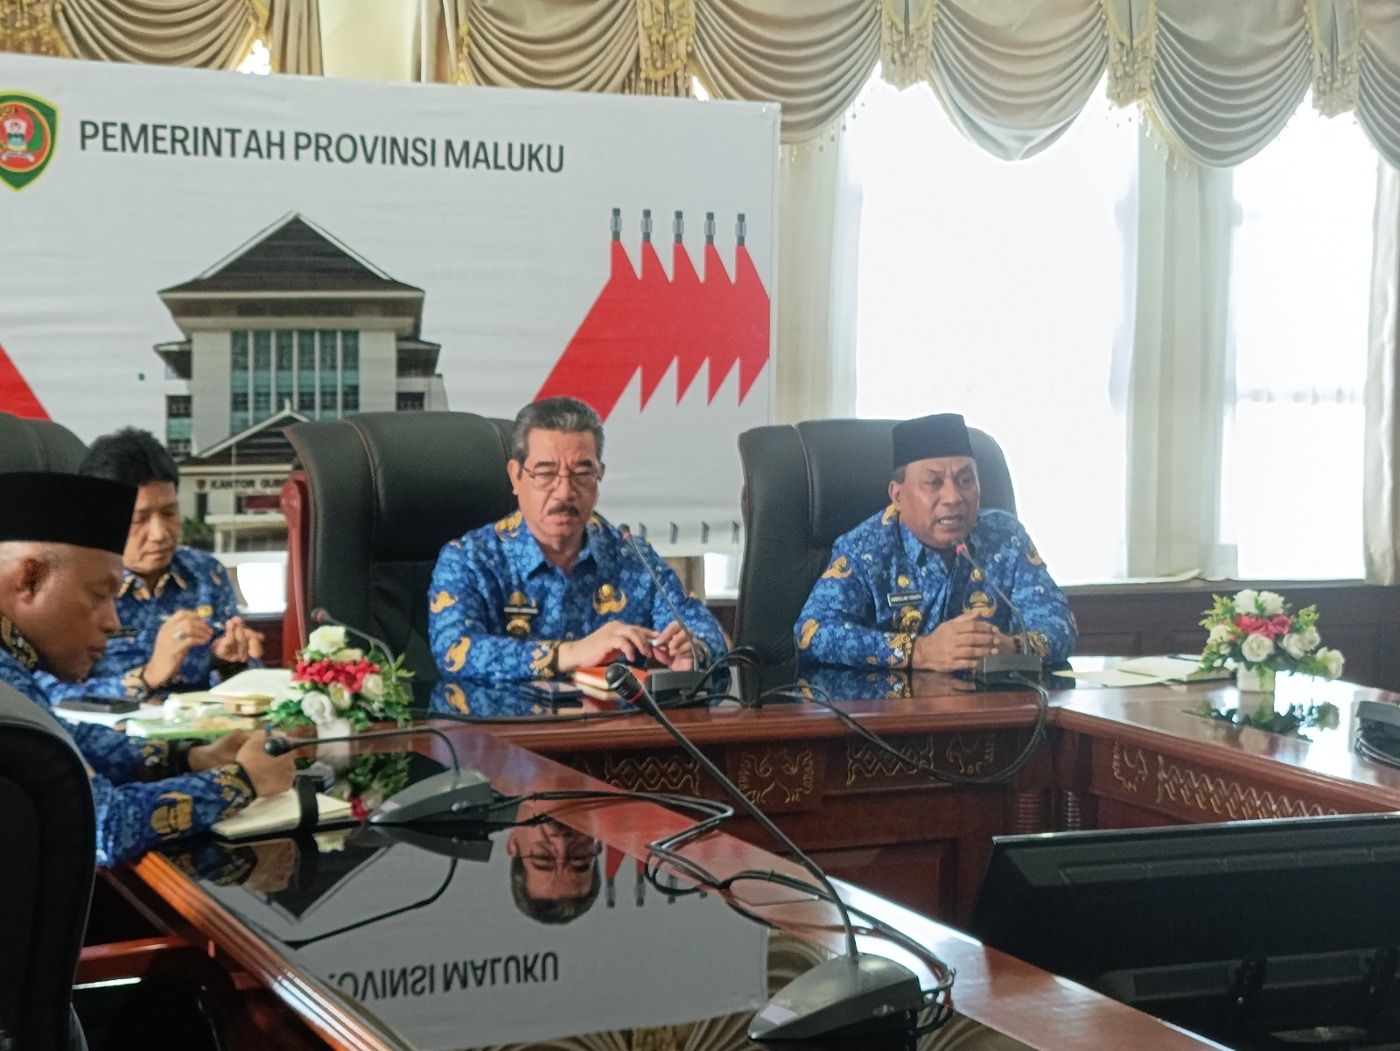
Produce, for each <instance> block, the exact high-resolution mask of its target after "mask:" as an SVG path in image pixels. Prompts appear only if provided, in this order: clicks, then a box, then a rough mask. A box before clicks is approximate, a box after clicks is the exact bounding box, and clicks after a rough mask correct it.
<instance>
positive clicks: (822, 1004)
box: [749, 953, 924, 1041]
mask: <svg viewBox="0 0 1400 1051" xmlns="http://www.w3.org/2000/svg"><path fill="white" fill-rule="evenodd" d="M923 1007H924V994H923V990H922V989H921V988H920V987H919V979H918V976H916V975H915V974H914V972H913V971H911V970H909V968H907V967H905V966H904V965H903V964H899V963H895V961H893V960H888V959H886V958H885V957H883V956H870V955H866V954H865V953H861V954H860V955H859V956H857V957H855V959H852V958H851V957H849V956H841V957H837V958H836V959H834V960H827V961H826V963H823V964H819V965H817V966H816V967H813V968H812V969H811V970H810V971H807V972H806V973H805V974H801V975H799V976H798V977H796V978H794V979H793V980H792V981H791V982H789V983H788V984H787V985H785V986H783V988H782V989H780V990H779V991H778V994H777V995H776V996H774V997H773V999H771V1000H769V1001H768V1003H766V1004H765V1005H764V1006H763V1007H762V1008H760V1009H759V1012H758V1014H756V1015H754V1016H753V1021H751V1022H750V1023H749V1039H750V1040H765V1041H779V1040H811V1039H813V1038H820V1037H835V1038H847V1037H853V1036H866V1035H873V1034H877V1033H898V1032H904V1031H908V1030H910V1029H912V1028H913V1027H914V1024H915V1022H916V1020H917V1018H918V1014H919V1011H921V1010H922V1009H923Z"/></svg>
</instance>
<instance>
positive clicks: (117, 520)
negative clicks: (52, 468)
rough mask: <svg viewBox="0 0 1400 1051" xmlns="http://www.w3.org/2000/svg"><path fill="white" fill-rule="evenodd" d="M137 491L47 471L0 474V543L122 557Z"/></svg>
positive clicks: (114, 483) (96, 480)
mask: <svg viewBox="0 0 1400 1051" xmlns="http://www.w3.org/2000/svg"><path fill="white" fill-rule="evenodd" d="M135 506H136V487H135V486H131V485H126V484H125V483H123V482H111V481H108V480H107V479H106V478H87V477H84V476H82V475H77V474H57V473H53V472H49V471H18V472H12V473H5V474H0V542H3V541H6V540H32V541H37V542H39V543H47V544H72V545H74V546H75V547H93V548H98V549H99V550H102V551H112V552H115V553H116V554H118V555H120V554H121V553H122V550H123V549H124V548H125V547H126V537H127V534H128V533H129V532H130V531H131V512H132V509H133V508H134V507H135Z"/></svg>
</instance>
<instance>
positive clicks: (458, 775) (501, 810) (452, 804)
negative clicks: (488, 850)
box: [263, 726, 514, 825]
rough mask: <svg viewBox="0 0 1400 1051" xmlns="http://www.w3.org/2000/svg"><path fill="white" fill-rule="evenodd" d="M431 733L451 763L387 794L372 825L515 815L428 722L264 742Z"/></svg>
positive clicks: (288, 745) (279, 745)
mask: <svg viewBox="0 0 1400 1051" xmlns="http://www.w3.org/2000/svg"><path fill="white" fill-rule="evenodd" d="M415 734H431V735H432V736H434V737H436V738H438V739H439V740H440V741H442V742H443V743H444V744H445V745H447V752H448V754H449V755H450V756H451V757H452V769H451V770H444V771H443V772H442V773H440V774H434V775H433V776H432V777H426V778H424V779H423V780H421V781H415V782H414V783H413V784H411V785H409V786H408V787H407V788H405V789H404V790H403V791H401V792H397V793H395V794H394V795H392V796H390V797H389V798H388V799H386V800H384V802H382V803H380V804H379V806H378V807H376V808H375V810H374V811H373V812H372V813H371V814H370V815H369V823H370V824H371V825H407V824H412V823H414V822H417V821H484V820H486V819H487V818H488V817H489V818H491V819H492V820H495V821H510V820H514V813H513V812H511V813H506V809H508V808H506V807H503V806H502V805H501V799H502V798H503V797H500V796H498V795H497V794H496V792H495V791H494V790H493V789H492V788H491V782H490V781H488V780H487V779H486V778H485V777H484V776H483V775H481V774H480V773H478V772H477V771H475V770H472V769H470V768H468V769H466V770H463V769H462V766H461V763H460V762H458V759H457V749H456V747H454V746H453V744H452V738H450V737H448V736H447V734H445V733H443V732H442V731H441V730H439V729H437V728H436V727H433V726H405V727H400V728H398V729H395V730H367V731H365V732H364V733H357V734H345V735H340V736H336V737H269V738H268V739H267V741H266V742H264V744H263V751H264V752H266V753H267V754H268V755H286V754H287V753H288V752H293V751H296V750H297V749H298V748H309V747H310V746H311V745H317V744H341V743H348V742H353V741H366V740H370V739H372V738H376V737H412V736H414V735H415Z"/></svg>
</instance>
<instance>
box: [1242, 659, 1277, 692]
mask: <svg viewBox="0 0 1400 1051" xmlns="http://www.w3.org/2000/svg"><path fill="white" fill-rule="evenodd" d="M1277 675H1278V673H1277V672H1276V671H1275V670H1274V669H1273V668H1269V667H1266V666H1265V665H1262V664H1261V665H1257V666H1256V667H1253V668H1250V667H1247V666H1245V665H1241V666H1240V668H1239V670H1238V671H1236V672H1235V686H1236V687H1237V688H1238V689H1239V691H1240V693H1267V694H1272V693H1273V692H1274V683H1275V678H1276V676H1277Z"/></svg>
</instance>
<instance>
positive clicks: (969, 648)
mask: <svg viewBox="0 0 1400 1051" xmlns="http://www.w3.org/2000/svg"><path fill="white" fill-rule="evenodd" d="M1015 647H1016V642H1015V640H1014V639H1013V638H1011V636H1009V635H1003V634H1002V632H1001V630H1000V629H999V628H998V627H997V626H996V625H995V624H989V623H987V622H986V621H985V620H983V619H982V617H981V616H980V615H979V614H978V613H977V612H976V611H975V610H970V611H968V612H967V613H964V614H962V615H961V616H959V617H954V618H953V619H952V620H945V621H944V622H943V623H942V624H940V625H938V627H936V628H934V629H933V631H931V632H929V633H928V634H927V635H923V636H921V637H920V638H918V639H916V640H915V642H914V667H916V668H932V669H933V670H934V671H943V672H949V671H970V670H971V669H972V668H975V667H976V666H977V662H978V661H979V660H981V659H982V658H983V657H987V656H990V655H991V654H993V653H1010V652H1011V651H1012V650H1014V649H1015Z"/></svg>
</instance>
